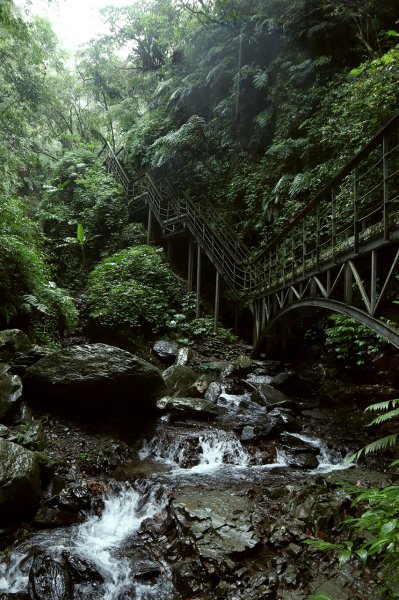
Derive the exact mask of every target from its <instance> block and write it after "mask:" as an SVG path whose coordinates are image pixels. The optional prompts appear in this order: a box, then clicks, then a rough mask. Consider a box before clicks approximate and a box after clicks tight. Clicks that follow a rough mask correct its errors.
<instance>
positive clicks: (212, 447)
mask: <svg viewBox="0 0 399 600" xmlns="http://www.w3.org/2000/svg"><path fill="white" fill-rule="evenodd" d="M199 447H200V449H201V451H202V453H201V454H200V462H199V464H198V465H197V466H196V467H193V468H192V469H191V470H192V471H195V472H196V473H200V472H206V471H212V470H214V469H217V468H219V467H221V466H223V465H234V466H237V467H246V466H248V464H249V460H250V456H249V454H248V452H247V450H245V448H244V447H243V446H242V444H241V443H240V441H239V440H238V439H237V438H236V437H234V436H233V435H232V434H229V433H227V432H222V431H218V432H210V433H206V434H204V435H201V436H200V438H199Z"/></svg>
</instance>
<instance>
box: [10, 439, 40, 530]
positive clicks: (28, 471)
mask: <svg viewBox="0 0 399 600" xmlns="http://www.w3.org/2000/svg"><path fill="white" fill-rule="evenodd" d="M41 495H42V484H41V479H40V473H39V463H38V460H37V458H36V455H35V454H34V453H33V452H31V451H30V450H26V449H25V448H22V447H21V446H19V445H18V444H14V443H12V442H10V441H8V440H4V439H0V521H1V522H3V523H4V522H5V523H7V522H9V521H10V520H12V519H14V518H16V517H19V516H21V515H23V514H24V513H25V512H26V511H28V510H30V509H32V508H33V507H34V506H35V505H36V504H37V503H38V501H39V500H40V497H41Z"/></svg>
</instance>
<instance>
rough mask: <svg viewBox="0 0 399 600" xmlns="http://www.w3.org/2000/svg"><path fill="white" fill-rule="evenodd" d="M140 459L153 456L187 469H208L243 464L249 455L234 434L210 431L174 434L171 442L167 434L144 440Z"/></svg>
mask: <svg viewBox="0 0 399 600" xmlns="http://www.w3.org/2000/svg"><path fill="white" fill-rule="evenodd" d="M139 458H140V459H141V460H145V459H148V458H152V459H153V460H155V461H156V462H159V463H162V464H166V465H170V466H172V467H174V468H175V469H184V470H185V471H186V472H195V473H201V472H209V471H213V470H215V469H218V468H220V467H222V466H226V465H230V466H235V467H246V466H247V465H248V464H249V461H250V455H249V453H248V452H247V450H246V449H245V448H244V447H243V445H242V444H241V442H240V441H239V440H238V439H237V437H236V436H235V435H234V433H229V432H226V431H222V430H218V431H216V430H209V431H204V432H201V433H199V434H195V435H191V436H187V435H186V436H185V437H177V438H176V439H175V440H173V441H172V442H170V440H169V439H168V438H167V437H161V438H153V439H152V440H150V441H146V442H145V443H144V444H143V446H142V448H141V450H140V451H139Z"/></svg>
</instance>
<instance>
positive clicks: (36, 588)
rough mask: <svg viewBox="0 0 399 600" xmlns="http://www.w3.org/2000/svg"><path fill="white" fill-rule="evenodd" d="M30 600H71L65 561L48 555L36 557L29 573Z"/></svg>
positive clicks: (69, 577) (69, 578)
mask: <svg viewBox="0 0 399 600" xmlns="http://www.w3.org/2000/svg"><path fill="white" fill-rule="evenodd" d="M29 597H30V598H31V600H72V599H73V585H72V577H71V574H70V572H69V569H68V567H67V565H66V563H65V561H62V562H58V561H56V560H55V559H54V558H52V557H51V556H48V555H39V556H36V557H35V559H34V560H33V564H32V567H31V569H30V571H29Z"/></svg>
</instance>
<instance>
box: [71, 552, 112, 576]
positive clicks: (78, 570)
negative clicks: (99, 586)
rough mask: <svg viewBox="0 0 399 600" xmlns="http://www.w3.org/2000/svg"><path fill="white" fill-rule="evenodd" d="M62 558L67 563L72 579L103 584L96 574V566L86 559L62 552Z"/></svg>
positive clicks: (97, 573) (98, 574)
mask: <svg viewBox="0 0 399 600" xmlns="http://www.w3.org/2000/svg"><path fill="white" fill-rule="evenodd" d="M62 557H63V558H64V560H65V562H66V563H67V565H68V567H69V569H70V571H71V575H72V578H73V579H74V580H77V581H97V582H101V583H102V582H103V581H104V578H103V576H102V575H101V573H99V572H98V570H97V568H96V566H95V565H94V564H93V563H92V562H91V561H90V560H88V559H87V558H83V557H82V556H79V555H77V554H71V553H69V552H67V551H66V550H64V552H63V553H62Z"/></svg>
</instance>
